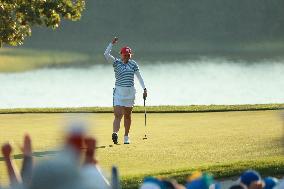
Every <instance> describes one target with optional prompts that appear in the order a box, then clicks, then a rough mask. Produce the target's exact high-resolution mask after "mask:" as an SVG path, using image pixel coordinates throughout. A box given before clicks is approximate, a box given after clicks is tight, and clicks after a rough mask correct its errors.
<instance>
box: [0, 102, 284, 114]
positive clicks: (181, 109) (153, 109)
mask: <svg viewBox="0 0 284 189" xmlns="http://www.w3.org/2000/svg"><path fill="white" fill-rule="evenodd" d="M146 109H147V112H148V113H194V112H226V111H258V110H280V109H284V104H244V105H188V106H171V105H169V106H147V107H146ZM112 112H113V108H112V107H79V108H11V109H0V114H12V113H112ZM133 112H134V113H144V107H143V106H135V107H134V108H133Z"/></svg>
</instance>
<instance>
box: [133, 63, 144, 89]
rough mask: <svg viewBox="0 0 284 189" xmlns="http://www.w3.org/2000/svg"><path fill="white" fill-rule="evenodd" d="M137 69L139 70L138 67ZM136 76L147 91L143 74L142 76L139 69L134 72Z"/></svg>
mask: <svg viewBox="0 0 284 189" xmlns="http://www.w3.org/2000/svg"><path fill="white" fill-rule="evenodd" d="M137 68H138V66H137ZM134 74H135V75H136V77H137V79H138V81H139V83H140V85H141V87H142V88H143V89H145V88H146V87H145V84H144V81H143V78H142V76H141V74H140V71H139V68H138V70H136V71H135V72H134Z"/></svg>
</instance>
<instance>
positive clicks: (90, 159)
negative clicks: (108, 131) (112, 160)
mask: <svg viewBox="0 0 284 189" xmlns="http://www.w3.org/2000/svg"><path fill="white" fill-rule="evenodd" d="M85 145H86V148H87V149H86V153H85V160H84V164H85V165H87V164H97V160H96V159H95V149H96V140H95V139H94V138H91V137H87V138H85Z"/></svg>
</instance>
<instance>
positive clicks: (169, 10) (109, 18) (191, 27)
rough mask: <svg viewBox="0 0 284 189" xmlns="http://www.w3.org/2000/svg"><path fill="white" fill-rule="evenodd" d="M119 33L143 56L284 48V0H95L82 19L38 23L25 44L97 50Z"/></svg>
mask: <svg viewBox="0 0 284 189" xmlns="http://www.w3.org/2000/svg"><path fill="white" fill-rule="evenodd" d="M114 35H117V36H119V37H120V39H121V41H124V44H128V45H130V46H133V48H134V50H135V52H136V53H137V54H138V56H146V55H148V56H151V55H154V54H156V55H157V57H159V56H162V55H163V54H167V55H169V54H176V55H182V54H196V53H197V54H210V53H211V54H212V53H220V54H227V53H229V54H230V53H245V54H247V53H257V54H263V53H267V54H269V53H270V54H271V53H272V54H273V53H278V54H281V53H282V52H283V50H284V1H283V0H271V1H267V0H249V1H247V0H238V1H228V0H215V1H212V0H155V1H152V0H135V1H133V0H119V1H118V0H96V1H93V0H89V1H87V4H86V10H85V12H84V13H83V17H82V19H81V21H79V22H77V23H71V22H68V21H67V22H66V21H64V23H63V25H62V27H61V28H60V29H59V30H58V31H56V32H51V31H48V30H45V29H36V30H35V31H34V33H33V36H32V37H31V38H30V39H28V40H27V41H26V44H25V47H29V48H44V49H54V48H57V49H61V50H62V49H64V50H75V51H79V52H85V53H89V54H93V55H95V54H101V52H102V51H103V50H104V47H105V46H106V43H107V42H108V41H109V40H110V39H112V37H113V36H114ZM124 44H121V45H124ZM138 58H139V57H138Z"/></svg>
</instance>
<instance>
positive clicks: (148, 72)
mask: <svg viewBox="0 0 284 189" xmlns="http://www.w3.org/2000/svg"><path fill="white" fill-rule="evenodd" d="M140 69H141V72H142V74H143V77H144V79H145V83H146V86H147V88H148V92H149V98H148V100H147V104H148V105H190V104H261V103H283V102H284V62H269V63H268V62H261V63H255V64H245V63H237V62H234V63H233V62H228V61H225V60H218V59H216V60H206V59H205V60H198V61H195V62H179V63H177V62H176V63H165V62H163V63H162V62H161V63H155V64H151V63H150V64H149V63H148V64H143V63H140ZM0 81H1V89H0V108H19V107H81V106H84V107H89V106H112V88H113V84H114V73H113V68H112V66H111V65H109V64H104V65H95V66H93V67H89V68H83V69H79V68H64V69H62V68H61V69H57V68H52V69H42V70H36V71H31V72H25V73H13V74H0ZM136 88H137V92H138V95H137V101H136V104H138V105H143V103H142V89H141V88H140V85H139V83H138V82H137V81H136Z"/></svg>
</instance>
